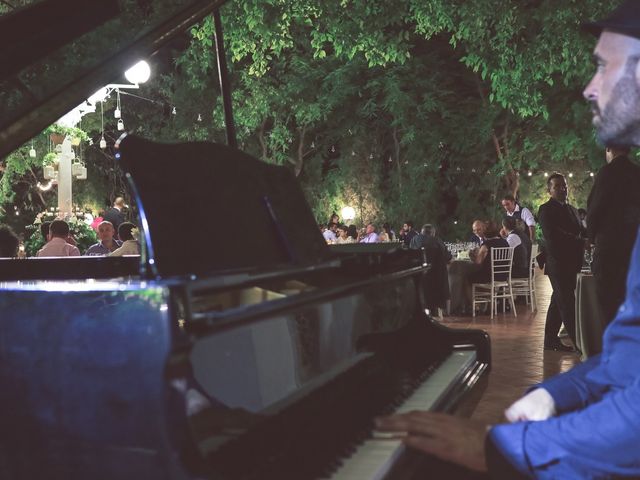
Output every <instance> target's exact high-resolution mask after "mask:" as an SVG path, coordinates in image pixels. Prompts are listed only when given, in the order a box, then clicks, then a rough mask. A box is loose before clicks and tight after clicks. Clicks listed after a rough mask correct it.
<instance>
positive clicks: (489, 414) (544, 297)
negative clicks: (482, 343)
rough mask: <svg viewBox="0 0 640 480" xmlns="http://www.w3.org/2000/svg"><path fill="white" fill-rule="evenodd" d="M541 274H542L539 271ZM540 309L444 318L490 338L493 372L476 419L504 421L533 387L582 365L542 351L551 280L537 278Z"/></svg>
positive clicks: (566, 356) (521, 308) (454, 325)
mask: <svg viewBox="0 0 640 480" xmlns="http://www.w3.org/2000/svg"><path fill="white" fill-rule="evenodd" d="M538 273H539V272H538ZM536 288H537V289H538V302H537V303H538V305H537V306H538V309H537V311H536V312H533V313H532V312H531V310H530V309H529V307H528V306H525V305H516V310H517V312H518V316H517V317H514V316H513V315H511V314H510V313H507V314H498V315H497V316H496V318H494V319H493V320H492V319H491V318H489V316H488V315H487V316H477V317H475V318H472V317H445V318H444V320H443V322H442V323H443V324H444V325H447V326H449V327H451V328H480V329H482V330H486V331H487V332H488V333H489V335H490V337H491V355H492V371H491V373H490V374H489V382H488V385H487V389H486V390H485V392H484V394H483V396H482V398H481V399H480V403H479V404H478V406H477V407H476V410H475V411H474V413H473V418H475V419H477V420H482V421H485V422H487V423H496V422H501V421H504V417H503V415H504V413H503V412H504V410H505V409H506V408H507V407H508V406H509V405H510V404H511V403H513V402H514V401H515V400H517V399H518V398H520V397H521V396H522V394H523V393H524V391H525V390H526V389H527V388H528V387H529V386H531V385H533V384H536V383H539V382H540V381H542V380H543V379H545V378H549V377H551V376H553V375H556V374H558V373H561V372H565V371H567V370H569V369H570V368H572V367H573V366H574V365H576V364H577V363H579V362H580V359H579V358H578V356H577V355H575V354H566V353H561V352H545V351H543V348H542V346H543V341H544V322H545V318H546V316H547V308H548V306H549V301H550V299H551V285H550V283H549V279H548V277H545V276H544V275H541V274H539V275H537V277H536Z"/></svg>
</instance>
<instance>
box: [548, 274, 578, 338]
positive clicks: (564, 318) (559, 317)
mask: <svg viewBox="0 0 640 480" xmlns="http://www.w3.org/2000/svg"><path fill="white" fill-rule="evenodd" d="M549 280H551V287H552V288H553V294H552V295H551V303H549V310H548V311H547V320H546V323H545V325H544V343H545V345H552V344H553V343H555V342H557V339H558V332H559V331H560V326H561V325H562V324H563V323H564V327H565V328H566V329H567V333H568V334H569V337H570V338H571V341H572V342H573V343H574V344H575V343H576V281H577V274H575V273H556V274H549Z"/></svg>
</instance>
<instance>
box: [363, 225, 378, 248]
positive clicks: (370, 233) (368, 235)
mask: <svg viewBox="0 0 640 480" xmlns="http://www.w3.org/2000/svg"><path fill="white" fill-rule="evenodd" d="M360 243H378V234H377V233H376V226H375V225H374V224H373V223H370V224H368V225H367V229H366V231H365V234H364V236H363V237H362V238H361V239H360Z"/></svg>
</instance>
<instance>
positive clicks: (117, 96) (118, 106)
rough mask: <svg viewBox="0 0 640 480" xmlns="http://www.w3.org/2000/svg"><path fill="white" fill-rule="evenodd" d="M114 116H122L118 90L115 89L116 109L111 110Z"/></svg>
mask: <svg viewBox="0 0 640 480" xmlns="http://www.w3.org/2000/svg"><path fill="white" fill-rule="evenodd" d="M113 116H114V117H115V118H120V117H122V111H121V110H120V90H119V89H116V109H115V111H114V112H113Z"/></svg>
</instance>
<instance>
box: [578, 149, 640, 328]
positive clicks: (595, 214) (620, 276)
mask: <svg viewBox="0 0 640 480" xmlns="http://www.w3.org/2000/svg"><path fill="white" fill-rule="evenodd" d="M628 154H629V148H617V147H611V148H607V156H606V158H607V164H606V165H605V166H604V167H602V168H601V169H600V172H599V173H598V176H597V177H596V181H595V183H594V184H593V188H592V189H591V193H590V194H589V200H588V201H587V232H588V234H589V241H590V242H591V244H592V245H595V250H594V252H593V264H592V270H593V274H594V276H595V280H596V293H597V296H598V303H599V304H600V307H601V309H602V314H603V315H604V318H603V323H604V326H606V325H608V324H609V323H610V322H611V320H613V317H614V316H615V314H616V311H617V310H618V307H619V306H620V305H621V304H622V302H623V301H624V296H625V291H626V288H625V283H626V280H627V271H628V269H629V260H630V257H631V250H632V249H633V244H634V242H635V239H636V232H637V231H638V225H640V187H639V186H640V166H638V165H636V164H635V163H633V162H632V161H631V160H629V157H628Z"/></svg>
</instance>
